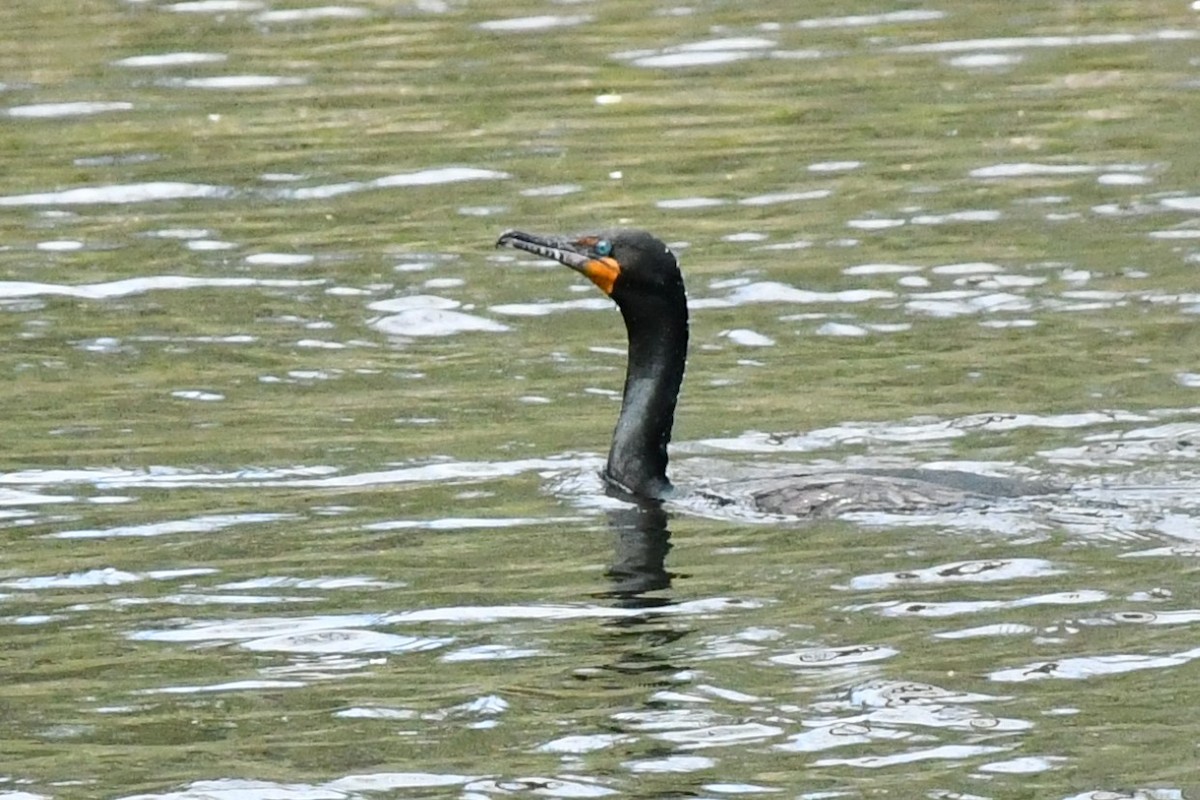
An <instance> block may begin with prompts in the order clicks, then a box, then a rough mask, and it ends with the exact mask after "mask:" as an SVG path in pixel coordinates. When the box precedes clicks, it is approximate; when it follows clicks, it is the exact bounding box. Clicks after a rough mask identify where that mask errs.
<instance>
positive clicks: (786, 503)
mask: <svg viewBox="0 0 1200 800" xmlns="http://www.w3.org/2000/svg"><path fill="white" fill-rule="evenodd" d="M496 245H497V246H508V247H513V248H516V249H518V250H524V251H526V252H529V253H533V254H535V255H538V256H542V257H544V258H549V259H553V260H555V261H558V262H559V263H561V264H565V265H566V266H568V267H570V268H571V269H574V270H576V271H577V272H580V273H582V274H583V275H586V276H587V277H588V278H590V279H591V281H592V282H593V283H595V284H596V285H597V286H598V287H600V289H601V291H603V292H604V293H605V294H607V295H608V296H609V297H611V298H612V299H613V300H614V301H615V302H616V304H617V307H618V308H619V309H620V310H621V315H622V316H623V317H624V319H625V329H626V332H627V333H628V336H629V361H628V366H627V369H626V374H625V392H624V397H623V400H622V403H621V413H620V416H619V417H618V418H617V426H616V430H615V431H614V432H613V441H612V448H611V449H610V450H609V453H608V464H607V466H606V467H605V469H604V479H605V481H606V483H607V484H608V485H609V487H610V488H611V489H614V490H616V491H617V492H618V493H624V494H626V495H632V496H633V497H635V498H656V499H666V498H670V497H675V496H677V495H676V493H675V490H674V487H673V486H672V485H671V482H670V481H669V480H668V479H667V443H668V442H670V440H671V426H672V425H673V424H674V421H675V402H676V399H677V398H678V396H679V387H680V385H681V383H682V382H683V370H684V365H685V362H686V360H687V343H688V306H687V296H686V294H685V292H684V287H683V276H682V275H681V274H680V272H679V265H678V262H677V261H676V260H675V254H674V253H672V252H671V249H670V248H669V247H667V246H666V245H665V244H664V243H663V242H662V241H660V240H659V239H657V238H656V237H654V236H652V235H650V234H649V233H646V232H645V231H638V230H614V231H607V232H603V233H596V234H590V235H585V236H576V237H564V236H539V235H535V234H530V233H522V232H521V231H507V232H505V233H504V234H502V235H501V236H500V238H499V240H498V241H497V242H496ZM1045 490H1046V489H1045V487H1044V486H1041V485H1040V484H1027V483H1024V482H1022V481H1018V480H1012V479H1007V478H995V477H987V476H983V475H976V474H973V473H968V472H956V471H950V470H925V469H867V470H854V471H844V472H841V471H839V472H830V471H826V472H816V471H810V470H791V471H789V473H788V474H785V475H779V476H776V477H771V478H764V479H758V480H753V481H747V482H745V483H744V484H743V485H741V486H740V488H736V489H734V490H733V491H734V493H737V494H744V495H745V496H746V498H747V500H746V502H747V504H748V505H751V506H753V507H754V508H756V509H757V510H758V511H761V512H766V513H770V514H785V515H789V516H801V517H815V516H833V515H837V514H840V513H846V512H850V511H896V510H917V509H923V508H925V509H927V508H937V507H944V506H951V505H956V504H959V503H962V502H964V501H966V500H968V499H970V498H973V497H989V496H990V497H1012V496H1016V495H1021V494H1031V493H1040V492H1044V491H1045ZM705 500H707V501H714V500H715V501H716V502H719V503H722V504H724V503H726V502H728V503H733V502H737V501H735V500H726V499H725V498H718V497H716V496H714V495H711V494H708V493H705Z"/></svg>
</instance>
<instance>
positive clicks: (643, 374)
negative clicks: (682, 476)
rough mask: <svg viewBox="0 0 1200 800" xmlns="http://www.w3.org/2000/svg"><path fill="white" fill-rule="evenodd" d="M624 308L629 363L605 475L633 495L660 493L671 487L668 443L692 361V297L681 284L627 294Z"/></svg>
mask: <svg viewBox="0 0 1200 800" xmlns="http://www.w3.org/2000/svg"><path fill="white" fill-rule="evenodd" d="M620 308H621V315H622V316H623V317H624V318H625V329H626V332H627V333H628V335H629V363H628V366H627V367H626V372H625V394H624V397H623V399H622V401H621V416H620V417H618V419H617V427H616V430H615V431H613V442H612V449H611V450H610V451H609V453H608V466H607V468H606V469H605V477H606V478H607V479H608V480H609V481H610V482H612V483H614V484H616V485H617V486H618V487H619V488H621V489H624V490H626V491H628V492H630V493H632V494H635V495H638V496H641V497H660V498H661V497H664V496H666V495H667V494H668V493H669V492H670V491H671V482H670V481H669V480H667V443H668V442H670V441H671V426H672V425H673V424H674V423H675V401H676V399H677V398H678V396H679V387H680V385H681V384H682V383H683V368H684V364H685V363H686V361H687V342H688V311H687V300H686V299H685V297H684V296H683V288H682V286H680V288H679V294H678V296H677V297H662V296H657V295H642V296H638V297H633V298H622V301H621V302H620Z"/></svg>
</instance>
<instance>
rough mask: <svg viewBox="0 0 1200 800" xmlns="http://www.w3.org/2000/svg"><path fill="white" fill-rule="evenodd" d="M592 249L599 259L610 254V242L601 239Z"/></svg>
mask: <svg viewBox="0 0 1200 800" xmlns="http://www.w3.org/2000/svg"><path fill="white" fill-rule="evenodd" d="M594 249H595V251H596V255H598V256H600V257H601V258H603V257H604V256H607V255H611V254H612V242H610V241H609V240H608V239H601V240H600V241H598V242H596V246H595V248H594Z"/></svg>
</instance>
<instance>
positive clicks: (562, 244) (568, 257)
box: [496, 231, 621, 295]
mask: <svg viewBox="0 0 1200 800" xmlns="http://www.w3.org/2000/svg"><path fill="white" fill-rule="evenodd" d="M598 238H599V237H596V236H581V237H577V238H574V239H572V238H569V237H565V236H539V235H537V234H535V233H525V232H524V231H505V232H504V233H502V234H500V238H499V239H497V240H496V247H512V248H514V249H517V250H524V251H525V252H526V253H533V254H534V255H535V256H541V257H542V258H549V259H552V260H554V261H557V262H558V263H560V264H566V265H567V266H568V267H570V268H571V269H573V270H575V271H576V272H578V273H580V274H582V275H586V276H587V277H588V278H589V279H590V280H591V281H592V283H594V284H596V285H597V286H599V287H600V291H602V292H604V293H605V294H608V295H611V294H612V291H613V285H614V284H615V283H616V282H617V277H618V276H620V274H621V265H620V264H619V263H617V260H616V259H615V258H612V257H610V256H604V257H598V256H595V255H593V254H592V252H591V248H592V246H593V245H595V244H596V242H597V241H598Z"/></svg>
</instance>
